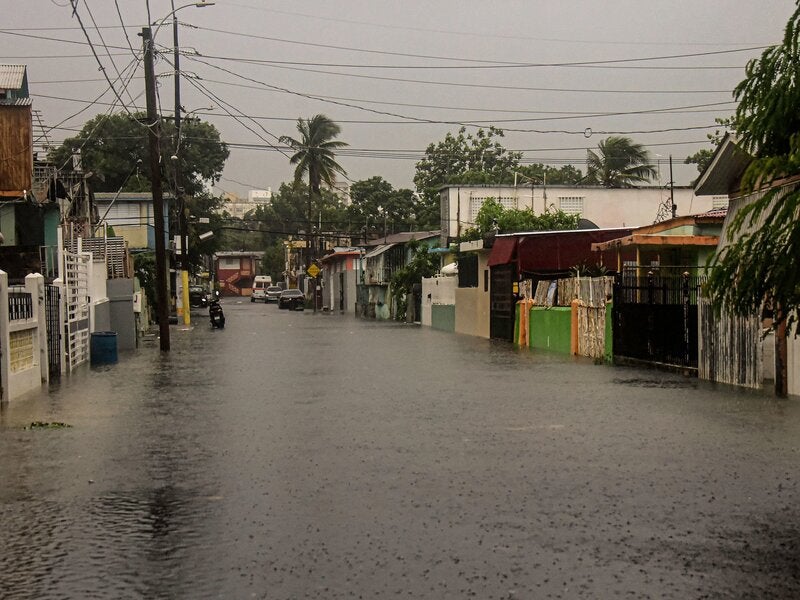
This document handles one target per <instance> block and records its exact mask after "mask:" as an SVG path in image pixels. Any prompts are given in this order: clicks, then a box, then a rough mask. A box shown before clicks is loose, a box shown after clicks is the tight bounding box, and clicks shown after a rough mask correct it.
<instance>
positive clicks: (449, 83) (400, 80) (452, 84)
mask: <svg viewBox="0 0 800 600" xmlns="http://www.w3.org/2000/svg"><path fill="white" fill-rule="evenodd" d="M202 56H203V58H207V59H210V60H224V61H226V62H234V63H244V64H252V65H257V66H263V67H270V68H274V69H283V70H286V71H298V72H301V73H317V74H322V75H335V76H338V77H353V78H356V79H367V80H371V81H391V82H394V83H414V84H418V85H434V86H444V87H465V88H470V89H489V90H515V91H518V90H521V91H526V92H559V93H564V92H567V93H579V94H587V93H588V94H636V95H640V94H730V93H731V90H681V89H661V90H659V89H650V88H648V89H625V90H623V89H615V90H608V89H597V88H548V87H532V86H518V85H499V84H489V83H477V84H476V83H462V82H457V81H426V80H424V79H411V78H408V77H385V76H381V75H362V74H359V73H343V72H341V71H324V70H322V69H306V68H300V67H288V66H285V65H280V64H272V63H271V62H270V61H257V60H250V59H239V58H234V57H225V56H214V55H207V54H204V55H202ZM742 68H744V67H742Z"/></svg>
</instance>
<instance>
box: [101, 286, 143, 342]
mask: <svg viewBox="0 0 800 600" xmlns="http://www.w3.org/2000/svg"><path fill="white" fill-rule="evenodd" d="M108 299H109V303H108V305H109V326H108V329H107V331H116V332H117V348H118V349H119V350H133V349H135V348H136V320H135V317H134V313H133V279H109V280H108Z"/></svg>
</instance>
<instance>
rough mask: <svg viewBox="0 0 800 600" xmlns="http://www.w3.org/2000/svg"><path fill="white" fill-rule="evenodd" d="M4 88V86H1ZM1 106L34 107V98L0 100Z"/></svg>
mask: <svg viewBox="0 0 800 600" xmlns="http://www.w3.org/2000/svg"><path fill="white" fill-rule="evenodd" d="M0 87H2V86H0ZM0 106H33V99H32V98H0Z"/></svg>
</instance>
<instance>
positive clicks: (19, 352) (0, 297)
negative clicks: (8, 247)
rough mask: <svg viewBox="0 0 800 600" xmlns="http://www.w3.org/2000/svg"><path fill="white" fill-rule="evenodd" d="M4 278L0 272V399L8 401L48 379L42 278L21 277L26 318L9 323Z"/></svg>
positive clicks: (35, 275)
mask: <svg viewBox="0 0 800 600" xmlns="http://www.w3.org/2000/svg"><path fill="white" fill-rule="evenodd" d="M8 292H9V288H8V275H7V274H6V273H5V272H4V271H0V349H1V350H2V352H1V353H0V400H1V401H3V402H8V401H10V400H14V399H16V398H18V397H20V396H22V395H24V394H27V393H28V392H32V391H35V390H38V389H40V388H41V386H42V383H47V381H48V380H49V371H48V365H47V327H46V321H45V305H44V302H45V300H44V277H42V275H39V274H38V273H36V274H33V275H28V276H27V277H25V292H26V293H28V294H30V296H31V300H32V303H33V311H32V312H33V314H32V316H31V317H30V318H25V319H16V320H14V321H11V320H10V316H9V310H8Z"/></svg>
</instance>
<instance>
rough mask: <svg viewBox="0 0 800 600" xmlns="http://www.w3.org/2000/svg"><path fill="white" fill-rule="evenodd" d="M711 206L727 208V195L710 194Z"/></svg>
mask: <svg viewBox="0 0 800 600" xmlns="http://www.w3.org/2000/svg"><path fill="white" fill-rule="evenodd" d="M711 208H728V197H727V196H712V197H711Z"/></svg>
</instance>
